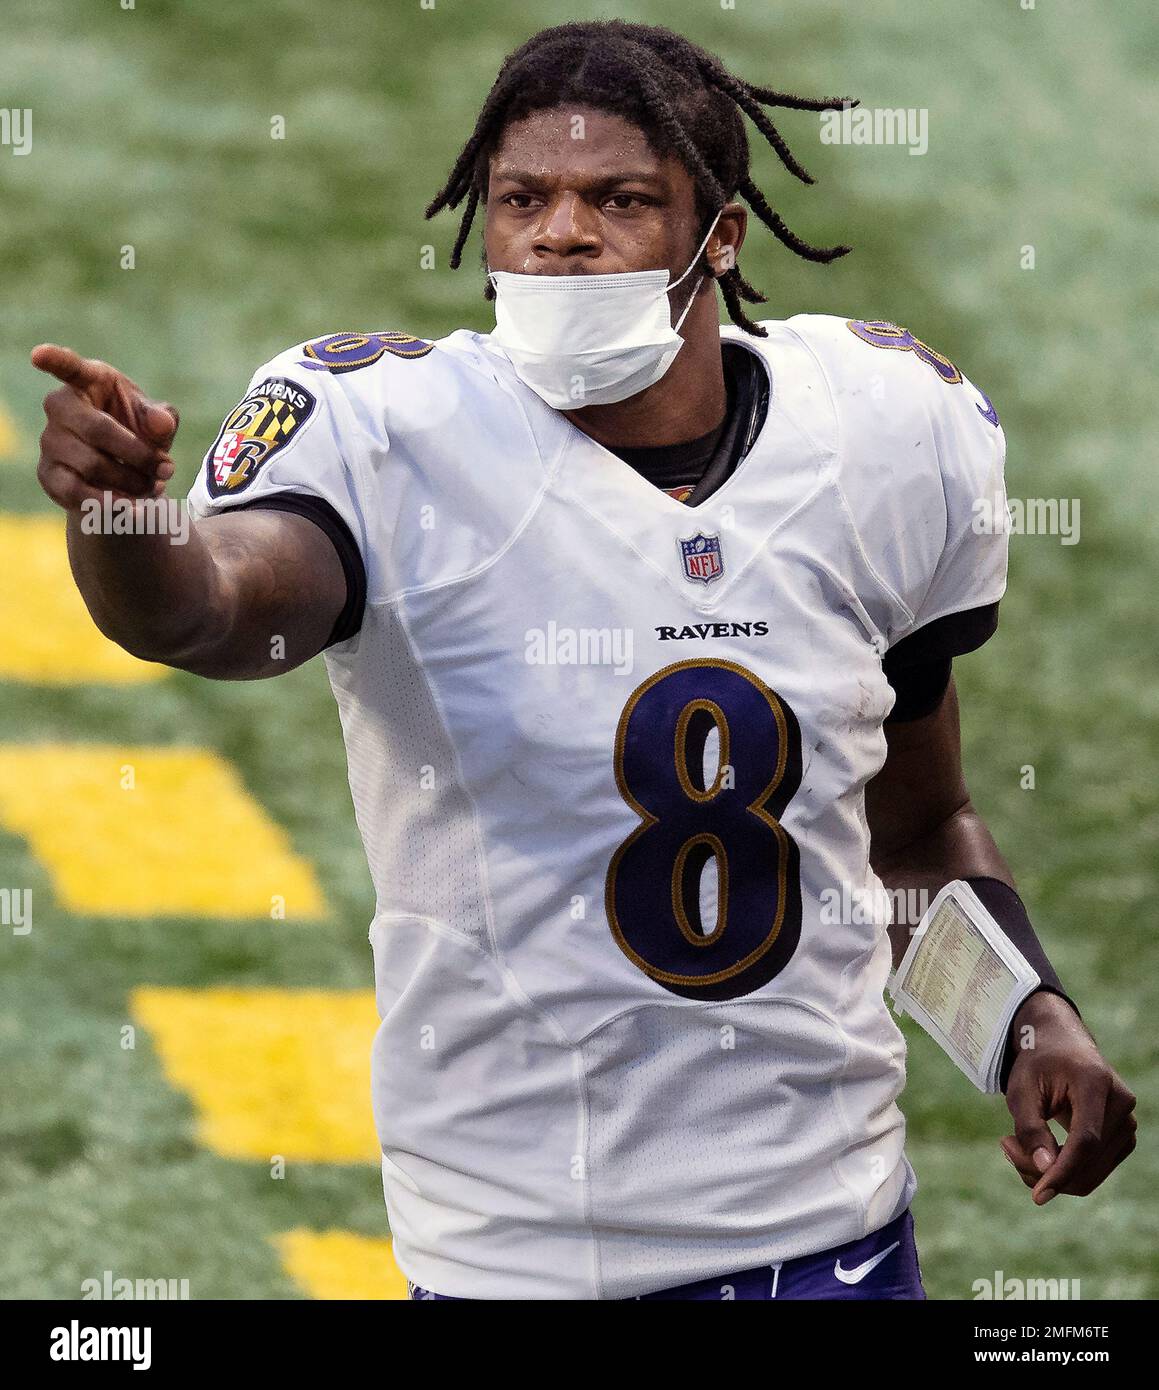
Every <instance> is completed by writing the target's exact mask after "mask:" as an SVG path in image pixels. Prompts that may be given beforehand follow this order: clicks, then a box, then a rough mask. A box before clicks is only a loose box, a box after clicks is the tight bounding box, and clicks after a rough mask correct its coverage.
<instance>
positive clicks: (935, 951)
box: [889, 879, 1041, 1094]
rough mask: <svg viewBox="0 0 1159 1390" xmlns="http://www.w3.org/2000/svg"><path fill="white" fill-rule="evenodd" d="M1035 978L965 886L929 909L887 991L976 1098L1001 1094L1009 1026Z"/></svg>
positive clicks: (952, 886) (958, 883)
mask: <svg viewBox="0 0 1159 1390" xmlns="http://www.w3.org/2000/svg"><path fill="white" fill-rule="evenodd" d="M1040 983H1041V981H1040V979H1039V976H1038V972H1037V971H1036V970H1035V969H1034V968H1033V967H1032V966H1031V965H1030V964H1028V962H1027V961H1026V959H1025V958H1024V957H1023V955H1022V953H1021V952H1020V951H1019V950H1018V948H1017V947H1016V946H1015V945H1014V943H1013V942H1012V941H1011V940H1010V938H1009V937H1008V936H1007V935H1006V933H1005V932H1004V931H1003V930H1002V928H1001V927H1000V926H999V925H998V923H997V922H996V921H995V920H994V917H993V916H992V915H991V914H990V912H989V911H987V909H986V908H985V907H984V906H983V905H982V902H981V900H980V899H979V897H978V895H977V894H976V893H975V892H974V890H973V889H972V888H971V887H970V885H969V884H968V883H965V882H963V881H962V880H961V879H955V880H954V881H953V882H952V883H947V884H946V886H945V887H944V888H943V889H942V891H941V892H940V893H939V894H938V895H937V897H936V898H935V899H934V900H933V902H932V903H931V904H930V906H929V910H928V911H927V912H926V914H925V916H924V917H923V918H922V920H921V922H920V923H919V925H918V928H917V931H916V932H915V933H914V937H913V940H912V941H911V942H910V944H909V947H908V948H907V950H906V953H905V956H904V957H903V958H902V962H901V964H900V965H899V966H898V968H897V970H896V971H894V973H893V975H892V976H891V977H890V982H889V992H890V995H891V996H892V998H893V1001H894V1007H895V1008H896V1009H897V1011H898V1012H899V1013H903V1014H909V1015H910V1017H911V1018H913V1019H915V1020H916V1021H917V1022H918V1023H920V1024H921V1026H922V1027H923V1028H924V1029H925V1030H926V1032H927V1033H929V1035H930V1037H932V1038H933V1039H934V1041H935V1042H936V1043H937V1044H938V1045H939V1046H940V1047H941V1048H942V1050H943V1051H944V1052H946V1053H947V1054H948V1055H949V1057H950V1059H951V1060H952V1061H953V1062H954V1064H955V1065H956V1066H958V1067H959V1068H961V1070H962V1071H964V1072H965V1073H966V1075H967V1076H968V1077H969V1078H970V1080H971V1081H972V1082H973V1083H974V1085H975V1086H977V1088H978V1089H979V1090H980V1091H985V1092H986V1093H987V1094H994V1093H995V1092H996V1091H998V1089H999V1076H1000V1073H1001V1070H1002V1060H1003V1057H1004V1055H1005V1052H1006V1039H1007V1036H1008V1034H1009V1031H1010V1023H1011V1020H1012V1019H1013V1017H1014V1015H1015V1013H1016V1011H1017V1009H1018V1006H1019V1005H1020V1004H1021V1003H1022V1001H1023V1000H1024V999H1025V998H1026V997H1027V995H1029V994H1030V993H1032V992H1033V991H1034V990H1035V989H1037V988H1038V986H1039V984H1040Z"/></svg>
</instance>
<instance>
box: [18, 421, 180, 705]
mask: <svg viewBox="0 0 1159 1390" xmlns="http://www.w3.org/2000/svg"><path fill="white" fill-rule="evenodd" d="M2 436H3V425H2V423H0V452H3V437H2ZM0 556H3V560H2V562H0V632H2V633H3V634H4V636H3V640H2V641H0V680H7V681H32V682H36V683H38V684H42V685H72V684H75V683H76V682H78V681H91V682H99V683H103V684H109V685H140V684H141V683H143V682H146V681H157V680H162V679H164V677H165V676H166V675H167V674H168V668H167V667H165V666H158V665H156V664H155V663H154V662H149V661H138V660H137V658H136V657H134V656H130V655H129V654H128V652H126V651H122V649H121V648H120V647H118V646H117V645H116V643H114V642H110V641H109V640H108V638H107V637H103V636H102V635H101V634H100V632H98V631H97V628H96V626H95V625H94V623H93V620H92V619H91V618H90V617H89V614H88V610H87V609H86V608H85V606H84V601H83V600H82V599H81V596H80V594H79V592H78V591H77V587H76V584H75V583H74V582H73V577H72V572H71V571H70V570H69V567H68V553H67V551H66V549H65V543H64V518H63V517H57V516H0Z"/></svg>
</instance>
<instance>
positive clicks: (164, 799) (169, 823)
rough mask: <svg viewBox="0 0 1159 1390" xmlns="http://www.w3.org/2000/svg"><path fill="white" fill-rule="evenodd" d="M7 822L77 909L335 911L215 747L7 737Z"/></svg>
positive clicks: (1, 795)
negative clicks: (56, 741) (30, 741)
mask: <svg viewBox="0 0 1159 1390" xmlns="http://www.w3.org/2000/svg"><path fill="white" fill-rule="evenodd" d="M130 782H131V785H130ZM0 826H2V827H3V828H4V829H6V830H8V831H10V832H11V833H13V834H16V835H20V836H23V837H24V838H25V839H26V840H27V841H28V842H29V844H30V846H31V847H32V850H33V852H34V853H35V855H36V856H37V858H38V859H39V860H40V861H41V863H42V864H43V865H44V867H45V868H46V869H47V871H48V873H49V876H50V878H51V880H52V885H53V891H54V892H55V893H56V896H57V898H58V900H59V901H60V904H61V906H62V907H64V908H65V909H66V910H67V911H69V912H80V913H95V914H99V915H102V916H115V917H143V916H153V915H155V914H166V915H171V916H189V917H263V918H266V919H267V920H269V919H270V918H271V917H274V918H275V919H276V920H280V918H281V916H282V915H284V918H285V920H286V921H290V922H294V921H300V920H301V919H303V918H314V917H320V916H322V915H324V913H325V911H326V904H325V900H324V899H323V896H322V891H321V889H320V888H319V886H318V883H317V880H316V879H315V877H314V870H313V868H312V867H311V865H310V864H309V862H308V861H306V860H304V859H301V858H299V857H298V856H297V855H296V854H295V853H294V852H293V850H292V848H291V846H290V841H289V837H288V836H287V835H286V832H285V831H284V830H283V829H282V828H281V827H280V826H278V825H275V824H274V823H273V822H272V821H271V820H270V819H269V817H268V816H267V815H266V813H265V811H264V810H263V809H262V807H261V806H260V805H259V804H258V802H256V801H255V800H254V799H253V797H251V796H250V794H249V792H248V791H247V790H246V788H245V786H244V785H243V783H242V781H241V778H240V777H239V776H238V774H237V772H236V771H235V769H234V768H233V766H232V764H230V763H228V762H227V761H226V760H225V759H223V758H220V757H218V755H217V754H216V753H212V752H209V751H207V750H205V749H200V748H151V747H133V746H120V745H116V744H68V743H64V744H19V743H8V744H0Z"/></svg>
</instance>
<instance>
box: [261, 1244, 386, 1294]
mask: <svg viewBox="0 0 1159 1390" xmlns="http://www.w3.org/2000/svg"><path fill="white" fill-rule="evenodd" d="M274 1244H275V1245H276V1246H277V1248H278V1251H279V1253H280V1254H281V1257H282V1266H283V1268H284V1269H285V1271H286V1273H287V1274H288V1275H289V1276H290V1278H291V1279H293V1280H294V1282H295V1283H296V1284H298V1285H299V1287H300V1288H302V1289H304V1290H305V1292H306V1293H308V1294H309V1295H310V1297H311V1298H338V1299H342V1298H353V1299H366V1298H373V1299H405V1298H406V1296H407V1293H406V1276H405V1275H404V1274H403V1272H402V1270H401V1269H399V1267H398V1265H397V1264H395V1262H394V1249H393V1247H392V1245H391V1243H390V1241H389V1240H374V1239H372V1238H371V1237H370V1236H359V1235H355V1234H354V1233H353V1232H351V1231H307V1230H304V1229H299V1230H296V1231H287V1232H286V1233H285V1235H281V1236H275V1238H274Z"/></svg>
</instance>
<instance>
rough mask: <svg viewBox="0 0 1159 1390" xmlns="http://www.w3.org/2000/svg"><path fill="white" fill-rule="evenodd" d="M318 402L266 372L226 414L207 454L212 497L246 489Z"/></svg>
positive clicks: (296, 386)
mask: <svg viewBox="0 0 1159 1390" xmlns="http://www.w3.org/2000/svg"><path fill="white" fill-rule="evenodd" d="M316 405H317V401H316V400H315V398H314V397H313V396H312V395H311V394H310V392H309V391H307V390H306V388H305V387H304V386H299V385H298V383H297V382H296V381H287V380H286V379H285V377H280V376H271V377H267V378H266V380H265V381H263V382H262V383H261V385H260V386H255V387H254V389H253V390H252V391H250V392H249V393H248V395H246V397H245V399H244V400H242V401H241V402H240V403H239V404H238V405H236V406H235V407H234V409H233V410H231V411H230V413H229V414H228V415H227V416H226V418H225V422H224V424H223V425H222V427H221V429H220V430H219V431H218V435H217V438H216V439H215V440H214V443H213V448H212V449H210V451H209V453H208V454H207V455H206V456H205V481H206V486H207V487H208V489H209V495H210V497H234V496H236V495H237V494H238V493H239V492H244V491H245V489H246V488H247V487H249V486H250V484H251V483H252V482H253V480H254V479H255V478H256V477H257V476H258V474H259V473H260V472H261V470H262V468H263V467H264V465H265V464H267V463H268V462H269V461H270V459H271V458H273V456H274V455H275V454H276V453H277V452H278V450H279V449H284V448H285V447H286V446H287V445H288V444H289V443H290V442H291V440H293V439H294V437H295V436H296V435H297V434H298V432H299V431H300V430H301V428H302V426H303V425H304V424H305V423H306V421H307V420H308V419H309V418H310V416H311V415H312V414H313V413H314V407H315V406H316Z"/></svg>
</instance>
